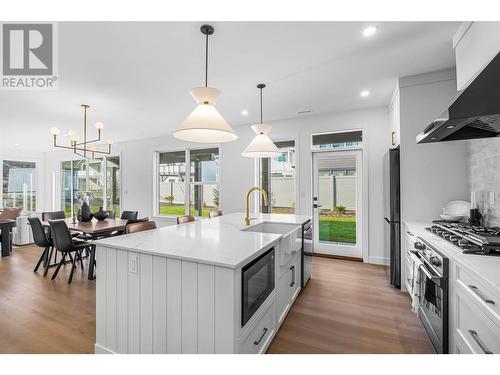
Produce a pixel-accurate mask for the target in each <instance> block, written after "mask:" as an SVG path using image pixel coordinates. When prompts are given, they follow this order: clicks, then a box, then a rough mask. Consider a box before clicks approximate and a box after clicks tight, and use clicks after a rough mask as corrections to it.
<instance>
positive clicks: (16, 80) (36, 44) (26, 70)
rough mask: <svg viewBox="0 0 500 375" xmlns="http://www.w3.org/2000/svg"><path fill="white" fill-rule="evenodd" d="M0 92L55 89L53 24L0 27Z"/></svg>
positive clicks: (11, 24) (55, 28)
mask: <svg viewBox="0 0 500 375" xmlns="http://www.w3.org/2000/svg"><path fill="white" fill-rule="evenodd" d="M0 26H1V27H0V30H1V35H0V40H1V42H2V48H1V52H0V53H1V57H0V64H1V65H0V73H1V76H0V89H3V90H54V89H57V83H58V82H57V81H58V76H57V73H58V65H57V24H55V23H1V24H0Z"/></svg>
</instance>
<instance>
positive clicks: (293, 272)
mask: <svg viewBox="0 0 500 375" xmlns="http://www.w3.org/2000/svg"><path fill="white" fill-rule="evenodd" d="M290 271H292V282H291V283H290V287H293V286H295V266H291V267H290Z"/></svg>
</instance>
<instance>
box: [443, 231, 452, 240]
mask: <svg viewBox="0 0 500 375" xmlns="http://www.w3.org/2000/svg"><path fill="white" fill-rule="evenodd" d="M451 235H452V233H451V232H444V233H443V238H444V239H445V240H447V239H449V238H450V237H451Z"/></svg>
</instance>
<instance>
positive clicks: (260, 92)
mask: <svg viewBox="0 0 500 375" xmlns="http://www.w3.org/2000/svg"><path fill="white" fill-rule="evenodd" d="M259 90H260V123H261V124H262V88H259Z"/></svg>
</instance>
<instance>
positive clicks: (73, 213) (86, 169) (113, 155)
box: [53, 153, 123, 217]
mask: <svg viewBox="0 0 500 375" xmlns="http://www.w3.org/2000/svg"><path fill="white" fill-rule="evenodd" d="M113 157H118V158H119V160H120V189H119V190H120V194H119V195H120V196H119V200H120V212H121V211H122V209H123V207H122V203H123V162H122V160H123V158H122V155H121V153H112V154H110V155H102V156H101V155H99V156H98V157H96V158H95V159H94V160H96V159H101V158H102V159H103V168H102V174H103V186H102V190H103V197H102V199H103V206H102V207H103V210H107V196H106V192H107V185H108V179H107V163H108V158H113ZM80 160H83V161H85V183H86V186H87V187H88V184H89V162H90V161H92V159H85V158H81V157H80V158H79V157H72V158H61V159H58V161H57V162H58V167H59V168H58V173H59V180H58V181H59V182H57V181H56V184H57V186H58V187H59V192H58V193H57V192H55V191H54V193H56V197H57V201H58V202H59V203H58V204H57V205H56V207H59V210H62V211H64V212H66V210H65V208H64V206H63V202H62V192H63V184H62V163H64V162H71V172H72V173H73V162H74V161H80ZM87 190H88V189H87ZM71 191H73V177H71ZM53 206H54V205H53ZM73 206H74V196H73V194H71V203H70V207H71V209H70V215H72V216H70V217H73V215H75V212H73ZM75 216H76V215H75Z"/></svg>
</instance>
